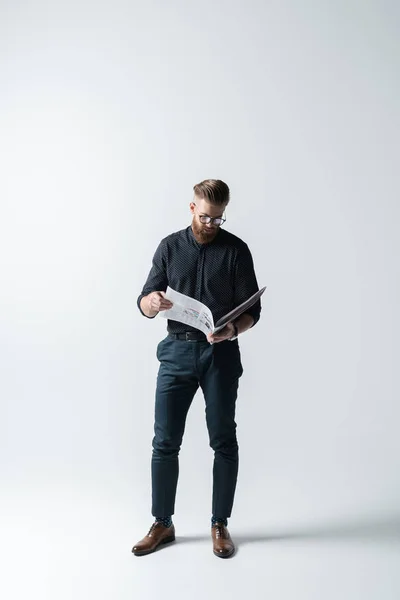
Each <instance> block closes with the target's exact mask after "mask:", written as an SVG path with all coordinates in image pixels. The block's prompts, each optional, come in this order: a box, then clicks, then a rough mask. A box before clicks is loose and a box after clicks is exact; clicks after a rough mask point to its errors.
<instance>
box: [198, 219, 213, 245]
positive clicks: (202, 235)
mask: <svg viewBox="0 0 400 600" xmlns="http://www.w3.org/2000/svg"><path fill="white" fill-rule="evenodd" d="M192 230H193V235H194V237H195V239H196V240H197V241H198V242H199V243H200V244H207V243H208V242H212V240H213V239H214V238H215V236H216V235H217V233H218V231H219V228H218V227H213V228H212V229H207V227H206V225H203V223H200V222H197V221H196V217H193V220H192Z"/></svg>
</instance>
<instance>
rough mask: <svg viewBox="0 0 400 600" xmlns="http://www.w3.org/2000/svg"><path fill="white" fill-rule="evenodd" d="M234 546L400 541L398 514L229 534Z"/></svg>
mask: <svg viewBox="0 0 400 600" xmlns="http://www.w3.org/2000/svg"><path fill="white" fill-rule="evenodd" d="M232 537H234V540H235V542H236V543H237V544H238V545H244V544H250V543H254V542H284V541H286V540H288V541H296V540H320V541H324V540H326V541H330V540H343V541H346V540H347V541H365V542H377V543H379V542H384V543H392V544H400V513H392V514H382V515H381V516H377V515H374V516H371V517H368V516H364V517H360V518H357V519H356V518H354V517H353V518H348V519H342V520H337V521H335V522H332V523H319V524H315V523H314V524H312V525H309V526H305V525H303V526H302V527H299V528H297V527H296V528H294V529H288V530H287V531H279V530H278V531H270V532H268V531H265V529H264V531H258V532H251V531H250V532H249V533H248V534H238V535H235V536H233V534H232Z"/></svg>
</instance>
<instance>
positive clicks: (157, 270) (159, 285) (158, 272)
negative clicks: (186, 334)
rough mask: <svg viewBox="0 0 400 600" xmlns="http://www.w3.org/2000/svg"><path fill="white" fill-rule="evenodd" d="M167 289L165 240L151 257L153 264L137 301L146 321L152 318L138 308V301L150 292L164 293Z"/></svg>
mask: <svg viewBox="0 0 400 600" xmlns="http://www.w3.org/2000/svg"><path fill="white" fill-rule="evenodd" d="M167 287H168V277H167V270H166V244H165V240H162V241H161V242H160V244H159V245H158V248H157V250H156V251H155V253H154V256H153V262H152V266H151V269H150V273H149V275H148V277H147V280H146V283H145V284H144V287H143V290H142V293H141V294H140V295H139V297H138V299H137V306H138V309H139V310H140V312H141V313H142V315H143V316H144V317H147V318H148V319H154V317H155V316H157V315H154V317H148V316H147V315H146V314H145V313H144V312H143V311H142V309H141V307H140V301H141V300H142V298H143V297H144V296H147V295H148V294H150V293H151V292H165V291H166V290H167Z"/></svg>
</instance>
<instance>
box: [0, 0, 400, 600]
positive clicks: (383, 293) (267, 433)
mask: <svg viewBox="0 0 400 600" xmlns="http://www.w3.org/2000/svg"><path fill="white" fill-rule="evenodd" d="M399 17H400V11H399V4H398V3H397V2H395V1H389V0H386V1H383V0H381V1H379V2H378V0H362V1H361V0H359V1H357V0H335V1H334V2H328V1H327V0H321V1H319V2H316V1H314V2H312V1H311V0H303V1H301V2H300V1H298V2H296V1H295V0H290V1H289V0H288V1H286V2H278V1H266V0H264V1H254V0H252V1H248V2H239V1H232V0H230V1H229V2H228V0H218V1H214V2H212V1H211V0H203V2H184V1H183V0H182V1H178V0H173V1H169V2H161V0H158V1H155V0H151V1H147V2H140V3H139V2H128V0H126V1H123V0H115V1H114V2H112V3H111V2H90V1H89V0H80V1H79V2H78V1H76V0H72V1H70V2H51V3H47V2H43V1H40V0H39V1H37V2H26V1H25V2H24V1H15V2H11V0H9V1H3V2H2V3H1V6H0V23H1V24H0V73H1V94H0V127H1V140H0V153H1V155H0V160H1V172H2V174H1V178H0V197H1V220H0V228H1V231H0V234H1V235H0V244H1V247H0V261H1V296H0V298H1V300H0V301H1V312H0V336H1V347H0V359H1V360H0V368H1V413H2V417H1V421H0V435H1V437H0V444H1V459H0V460H1V504H2V508H1V530H2V533H1V540H2V541H1V544H0V548H1V551H0V553H1V555H2V559H1V560H2V566H3V568H4V576H2V583H1V585H2V586H4V589H5V593H4V594H3V597H4V598H7V600H14V599H20V598H22V597H25V596H26V595H27V594H29V597H30V598H41V599H43V598H46V599H47V598H57V600H63V599H64V598H65V599H67V598H68V600H70V599H71V598H75V599H79V600H80V599H81V598H82V599H85V600H86V599H87V598H89V597H96V598H98V599H103V598H104V599H105V598H117V599H122V598H127V597H132V594H133V597H135V598H139V597H143V598H146V600H147V599H152V598H156V597H160V596H159V594H160V586H161V592H162V594H163V596H166V597H171V598H172V597H174V598H186V597H187V595H188V594H191V596H192V597H196V598H205V597H212V598H214V597H215V598H216V597H221V594H230V595H231V597H234V598H241V597H242V596H243V595H244V594H248V593H249V587H250V583H251V587H252V586H254V589H255V590H256V592H254V593H255V594H256V595H255V596H254V597H255V598H266V597H273V598H294V597H295V598H296V599H300V598H307V599H310V598H311V599H314V598H315V599H320V598H321V597H323V598H324V599H325V600H330V599H335V600H336V599H337V598H339V597H340V598H342V599H345V598H349V599H350V598H351V600H354V599H355V598H361V597H362V598H367V597H368V598H379V599H380V600H387V599H392V598H393V599H395V598H398V597H399V593H400V581H399V579H400V575H399V569H398V565H399V531H400V524H399V519H398V516H396V515H397V514H398V513H397V512H396V511H397V509H398V507H399V505H400V482H399V468H400V458H399V456H400V438H399V418H400V409H399V392H400V386H399V378H398V373H397V371H398V364H399V358H400V356H399V341H398V340H399V311H398V307H399V289H400V287H399V249H400V248H399V247H400V243H399V212H400V209H399V172H400V171H399V164H398V157H399V150H400V148H399V66H400V65H399V62H400V60H399ZM207 177H216V178H222V179H224V180H225V181H226V182H227V183H228V184H229V185H230V187H231V193H232V200H231V204H230V205H229V207H228V211H227V218H228V220H227V222H226V225H225V226H226V228H227V229H228V230H230V231H232V232H234V233H236V234H237V235H239V236H241V237H242V238H243V239H245V241H246V242H247V243H248V244H249V246H250V248H251V250H252V252H253V256H254V261H255V265H256V270H257V275H258V279H259V284H260V286H261V285H267V286H268V289H267V292H266V293H265V295H264V297H263V311H262V318H261V320H260V322H259V324H258V325H257V326H256V328H255V329H254V330H252V331H250V332H248V333H246V334H244V335H243V337H242V339H241V349H242V357H243V364H244V369H245V374H244V376H243V378H242V380H241V386H240V398H239V400H238V405H237V420H238V436H239V444H240V449H241V464H240V474H239V481H238V490H237V496H236V504H235V507H234V513H233V515H232V519H231V520H230V530H231V533H232V536H233V537H235V539H236V540H237V542H238V544H239V551H238V555H237V556H236V557H235V558H234V559H233V560H231V561H226V562H223V561H217V560H216V559H215V557H213V556H212V552H211V543H210V541H209V539H208V538H209V518H210V509H211V466H212V452H211V450H210V448H209V447H208V439H207V432H206V428H205V421H204V405H203V399H202V396H201V395H198V396H196V399H195V402H194V404H193V406H192V409H191V412H190V413H189V418H188V423H187V430H186V436H185V440H184V446H183V450H182V454H181V478H180V483H179V489H178V498H177V507H176V508H177V511H176V515H175V524H176V527H177V533H178V535H179V536H180V538H179V539H180V541H181V542H182V543H180V544H179V543H178V544H176V545H175V546H174V547H173V548H174V549H172V547H171V549H168V550H165V551H164V552H158V553H156V554H154V555H152V556H151V557H146V558H144V559H136V558H134V557H133V556H132V555H131V554H130V548H131V546H132V545H133V543H134V542H135V541H137V540H138V539H139V538H141V537H142V536H143V535H144V534H145V533H146V531H147V529H148V527H149V525H150V523H151V515H150V456H151V437H152V426H153V395H154V386H155V376H156V372H157V366H158V365H157V361H156V358H155V346H156V344H157V342H158V341H159V339H161V337H162V336H163V335H164V332H165V321H164V320H162V319H155V320H154V321H147V320H146V319H144V318H143V317H141V316H140V314H139V312H138V310H137V308H136V304H135V303H136V298H137V295H138V294H139V292H140V290H141V286H142V285H143V282H144V280H145V278H146V276H147V273H148V270H149V268H150V265H151V258H152V254H153V252H154V250H155V248H156V246H157V244H158V242H159V240H160V238H161V237H163V236H165V235H167V234H168V233H170V232H172V231H175V230H177V229H180V228H183V227H185V226H187V225H188V224H189V222H190V213H189V206H188V205H189V202H190V200H191V198H192V187H193V185H194V184H195V183H197V182H198V181H200V180H201V179H204V178H207ZM179 539H178V541H179ZM322 542H323V543H322ZM164 577H166V578H167V579H166V581H167V583H162V582H163V581H164V579H163V578H164Z"/></svg>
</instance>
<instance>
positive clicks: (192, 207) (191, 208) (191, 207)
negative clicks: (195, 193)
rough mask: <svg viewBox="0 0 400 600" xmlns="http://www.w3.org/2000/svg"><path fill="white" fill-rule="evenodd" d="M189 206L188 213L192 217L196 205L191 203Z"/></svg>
mask: <svg viewBox="0 0 400 600" xmlns="http://www.w3.org/2000/svg"><path fill="white" fill-rule="evenodd" d="M189 206H190V212H191V213H192V215H194V207H195V206H196V205H195V203H194V202H191V203H190V204H189Z"/></svg>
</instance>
